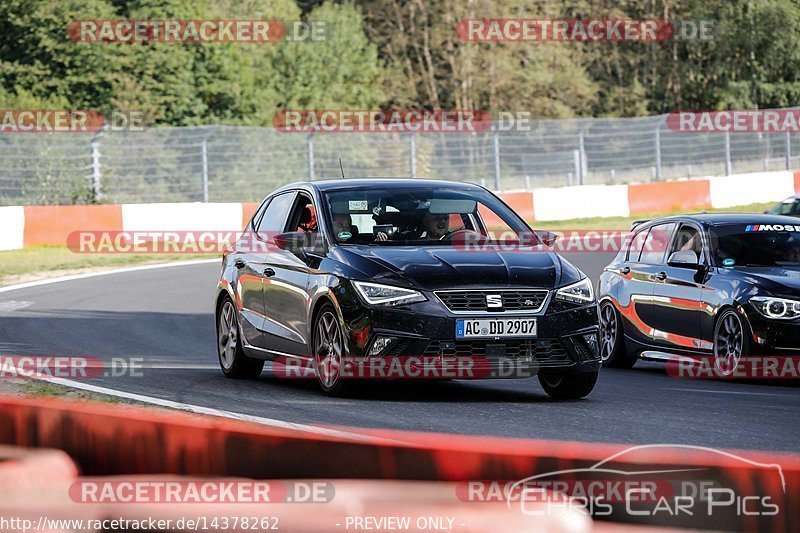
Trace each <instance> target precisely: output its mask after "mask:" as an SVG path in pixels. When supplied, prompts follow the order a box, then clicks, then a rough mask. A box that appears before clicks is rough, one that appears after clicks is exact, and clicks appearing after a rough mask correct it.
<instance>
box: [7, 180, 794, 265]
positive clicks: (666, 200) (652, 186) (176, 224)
mask: <svg viewBox="0 0 800 533" xmlns="http://www.w3.org/2000/svg"><path fill="white" fill-rule="evenodd" d="M795 193H800V171H797V172H790V171H775V172H758V173H754V174H739V175H733V176H724V177H709V178H701V179H693V180H676V181H663V182H653V183H631V184H628V185H581V186H575V187H559V188H544V189H535V190H533V191H509V192H502V193H500V196H501V197H502V198H503V199H504V200H505V201H506V202H507V203H508V204H509V205H510V206H511V207H512V208H513V209H514V210H516V211H517V213H519V214H520V216H522V217H523V218H525V219H526V220H528V221H548V220H568V219H573V218H589V217H612V216H621V217H626V216H635V215H640V214H647V213H657V212H666V211H673V210H683V211H693V210H694V211H699V210H702V209H708V208H726V207H733V206H737V205H747V204H751V203H755V202H771V201H780V200H782V199H784V198H786V197H787V196H790V195H792V194H795ZM257 205H258V204H256V203H249V202H248V203H238V202H237V203H200V202H197V203H163V204H122V205H77V206H11V207H0V227H2V228H3V231H2V233H0V250H13V249H17V248H22V247H24V246H31V245H65V244H66V242H67V236H68V235H69V234H70V233H72V232H74V231H126V232H127V231H131V232H133V231H137V232H144V231H238V230H241V229H242V227H244V225H245V224H246V223H247V221H248V220H249V218H250V216H251V215H252V213H253V211H254V210H255V209H256V207H257ZM56 221H57V222H56Z"/></svg>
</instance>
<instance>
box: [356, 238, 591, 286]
mask: <svg viewBox="0 0 800 533" xmlns="http://www.w3.org/2000/svg"><path fill="white" fill-rule="evenodd" d="M340 251H341V254H342V255H343V256H344V257H343V258H342V259H343V260H345V261H346V262H347V263H348V264H350V265H351V266H352V267H354V268H356V269H358V270H359V271H360V272H362V273H364V274H365V275H366V276H368V277H369V278H372V280H374V281H375V282H378V283H389V284H398V285H408V286H412V287H415V288H421V289H428V290H435V289H440V288H453V287H463V286H530V287H545V288H554V287H560V286H562V285H566V284H568V283H571V282H573V281H578V280H579V279H581V278H582V277H584V275H583V273H581V271H580V270H578V269H577V268H575V267H574V266H573V265H572V264H570V263H569V262H568V261H566V260H564V259H563V258H561V257H559V256H558V255H557V254H555V253H553V252H550V251H540V250H535V251H531V250H527V251H526V250H518V251H494V250H481V251H469V250H459V249H456V248H454V247H452V246H424V247H423V246H420V247H406V246H403V247H399V246H348V247H342V248H340Z"/></svg>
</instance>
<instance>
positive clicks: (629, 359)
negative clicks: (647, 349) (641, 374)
mask: <svg viewBox="0 0 800 533" xmlns="http://www.w3.org/2000/svg"><path fill="white" fill-rule="evenodd" d="M600 358H601V359H602V361H603V366H605V367H610V368H633V365H635V364H636V361H637V359H638V358H637V357H635V356H632V355H630V354H629V353H628V350H627V349H626V347H625V335H624V332H623V331H622V319H621V318H620V316H619V311H617V308H616V306H615V305H614V304H613V303H611V302H610V301H608V300H606V301H604V302H603V303H602V304H600Z"/></svg>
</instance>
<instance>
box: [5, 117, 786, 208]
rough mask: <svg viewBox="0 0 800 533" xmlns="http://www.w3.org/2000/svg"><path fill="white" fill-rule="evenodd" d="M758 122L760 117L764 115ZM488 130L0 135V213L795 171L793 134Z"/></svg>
mask: <svg viewBox="0 0 800 533" xmlns="http://www.w3.org/2000/svg"><path fill="white" fill-rule="evenodd" d="M762 111H766V110H762ZM529 119H531V114H530V113H525V112H520V113H516V112H510V113H498V114H497V115H496V116H495V120H494V122H493V123H492V127H491V128H490V130H480V131H478V130H476V131H472V132H470V133H441V132H436V131H433V132H430V131H428V132H426V131H418V132H415V133H407V132H406V133H401V132H398V131H397V130H392V131H391V132H384V133H378V134H372V133H366V132H361V133H312V134H309V133H281V132H280V131H278V129H276V128H275V127H247V126H223V125H211V126H189V127H154V128H145V129H143V130H142V131H131V130H124V129H123V130H120V129H119V128H114V129H108V130H106V131H101V132H96V133H71V134H50V133H24V134H13V135H11V134H6V135H2V136H0V205H40V204H48V205H50V204H72V203H96V202H102V203H109V204H121V203H144V202H195V201H205V202H209V201H211V202H230V201H240V200H242V201H256V200H258V196H259V195H260V194H261V191H262V190H263V189H264V188H268V189H274V188H276V187H278V186H280V185H283V184H285V183H287V182H289V181H294V180H296V179H299V178H306V177H307V178H308V179H310V180H314V179H325V178H336V177H338V176H339V175H340V174H339V158H341V159H342V160H343V162H344V168H345V170H346V172H347V175H348V176H351V177H377V176H387V177H389V176H395V177H404V176H407V177H423V178H436V179H444V180H453V181H471V182H475V183H481V182H483V183H485V184H486V185H487V186H489V187H491V188H493V189H496V190H504V191H507V190H514V189H522V188H524V189H528V190H529V189H532V188H540V187H559V186H567V185H590V184H625V183H630V182H632V181H661V180H666V179H676V178H693V177H699V176H708V175H723V174H724V175H728V174H739V173H745V172H756V171H772V170H791V169H796V168H798V160H799V159H800V135H798V133H792V132H775V133H756V132H742V131H736V133H733V134H731V133H725V132H714V133H699V132H692V133H686V132H680V131H674V129H673V128H672V127H670V124H669V123H668V115H660V116H650V117H636V118H582V119H565V120H529Z"/></svg>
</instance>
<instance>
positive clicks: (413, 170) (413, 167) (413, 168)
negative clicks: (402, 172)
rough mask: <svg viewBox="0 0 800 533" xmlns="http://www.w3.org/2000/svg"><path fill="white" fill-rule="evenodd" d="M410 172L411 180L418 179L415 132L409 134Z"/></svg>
mask: <svg viewBox="0 0 800 533" xmlns="http://www.w3.org/2000/svg"><path fill="white" fill-rule="evenodd" d="M408 171H409V174H410V175H411V179H414V178H416V177H417V141H416V135H415V134H414V132H413V131H412V132H411V133H409V134H408Z"/></svg>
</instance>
